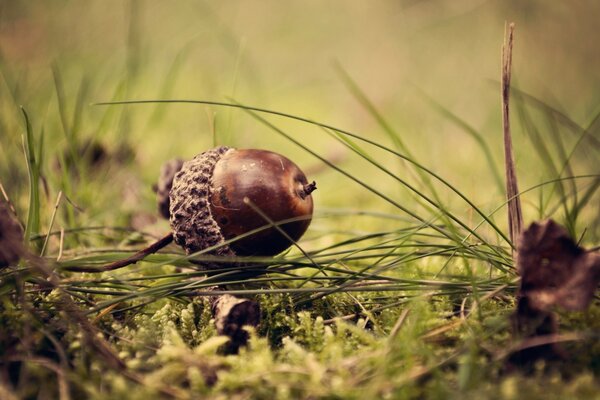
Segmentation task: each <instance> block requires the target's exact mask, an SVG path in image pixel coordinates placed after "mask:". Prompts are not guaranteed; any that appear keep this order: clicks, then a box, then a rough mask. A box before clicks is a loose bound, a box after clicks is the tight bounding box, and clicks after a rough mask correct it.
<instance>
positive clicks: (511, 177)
mask: <svg viewBox="0 0 600 400" xmlns="http://www.w3.org/2000/svg"><path fill="white" fill-rule="evenodd" d="M514 30H515V24H514V23H511V24H509V25H508V33H506V34H505V37H504V44H503V45H502V80H501V82H502V83H501V85H502V127H503V130H504V163H505V173H506V197H507V198H508V199H509V202H508V227H509V231H510V240H511V242H512V244H513V258H514V256H515V250H514V249H515V245H516V240H517V238H518V237H519V234H520V233H521V229H522V226H523V214H522V211H521V199H520V198H519V195H518V194H519V187H518V185H517V174H516V172H515V161H514V158H513V145H512V138H511V133H510V119H509V97H510V78H511V66H512V49H513V37H514Z"/></svg>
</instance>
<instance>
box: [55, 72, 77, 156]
mask: <svg viewBox="0 0 600 400" xmlns="http://www.w3.org/2000/svg"><path fill="white" fill-rule="evenodd" d="M52 77H53V78H54V90H55V92H56V101H57V105H58V115H59V116H60V123H61V126H62V130H63V134H64V135H65V139H66V142H67V146H68V149H69V156H70V157H71V161H72V163H70V165H71V166H72V167H73V168H78V165H79V156H78V152H77V144H78V143H77V142H76V140H75V138H74V137H73V134H72V132H71V129H70V126H69V123H68V121H67V101H66V97H65V89H64V85H63V80H62V76H61V74H60V70H59V68H58V65H57V64H56V63H53V64H52Z"/></svg>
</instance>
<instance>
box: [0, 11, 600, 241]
mask: <svg viewBox="0 0 600 400" xmlns="http://www.w3.org/2000/svg"><path fill="white" fill-rule="evenodd" d="M506 21H513V22H515V23H516V33H515V35H516V40H515V49H514V56H513V59H514V65H513V73H514V77H513V84H514V85H515V86H516V87H518V88H520V89H522V90H524V91H525V92H527V93H530V94H533V95H535V96H536V97H538V98H539V99H541V100H543V101H544V102H545V103H546V104H547V105H548V106H551V107H552V108H554V109H555V110H557V111H560V112H562V113H563V114H564V115H566V116H568V117H569V118H570V120H571V121H572V122H575V123H576V124H578V125H579V126H581V127H584V128H585V127H587V126H588V125H589V124H590V123H591V122H592V121H593V119H594V117H595V116H596V115H597V114H598V113H599V112H600V51H599V45H598V43H599V39H600V33H599V30H598V21H600V2H598V1H595V0H588V1H569V2H567V1H552V2H550V1H542V0H537V1H536V0H528V1H522V0H511V1H506V0H503V1H500V0H497V1H478V0H469V1H465V0H453V1H448V0H446V1H441V0H423V1H417V0H398V1H378V2H366V1H325V2H323V1H260V2H258V1H223V2H209V1H197V0H194V1H191V0H181V1H177V2H159V1H147V0H132V1H121V0H95V1H92V0H90V1H83V2H82V1H70V0H61V1H58V0H57V1H46V2H29V1H6V0H5V1H1V2H0V74H1V76H0V137H1V142H0V143H1V146H0V182H1V183H2V184H3V185H4V187H5V188H6V190H7V192H8V194H9V196H10V197H11V198H12V199H13V201H14V202H15V203H16V204H17V208H18V209H20V210H21V215H25V211H24V210H25V209H26V204H27V203H26V199H27V193H28V189H27V175H26V166H25V161H24V157H23V155H22V154H23V152H22V135H23V133H24V131H25V129H24V123H23V117H22V114H21V111H20V109H19V106H21V105H22V106H23V107H24V108H25V109H26V111H27V112H28V114H29V116H30V119H31V121H32V126H33V132H34V135H35V136H36V138H38V140H39V138H40V137H41V136H43V137H44V143H43V144H44V150H43V160H42V166H43V169H42V173H43V176H44V178H45V180H46V187H47V191H46V196H45V197H44V199H45V200H44V207H45V209H46V211H47V213H48V214H49V213H50V212H51V209H52V207H53V204H54V201H55V198H56V193H57V192H58V190H63V191H64V192H65V194H66V195H67V196H68V198H69V199H70V200H71V201H72V202H73V203H74V204H76V205H77V206H78V207H80V208H81V209H83V210H84V211H85V212H79V213H75V212H71V214H72V215H71V220H68V221H65V220H61V221H60V222H59V224H60V225H64V224H77V225H79V224H94V223H96V224H102V223H107V224H108V223H116V224H132V225H134V226H136V224H138V225H139V226H147V225H148V223H153V221H154V220H153V218H154V215H155V212H154V209H155V204H154V194H153V192H152V190H151V184H152V183H153V182H154V181H155V180H156V177H157V176H158V173H159V169H160V166H161V165H162V163H163V162H165V161H166V160H168V159H170V158H173V157H177V156H179V157H183V158H191V157H192V156H193V155H195V154H197V153H199V152H201V151H203V150H205V149H207V148H210V147H212V146H213V145H214V144H215V143H216V144H225V145H232V146H237V147H258V148H267V149H271V150H276V151H279V152H281V153H283V154H285V155H287V156H288V157H290V158H291V159H293V160H294V161H295V162H296V163H297V164H299V165H300V166H301V167H302V168H303V169H306V170H308V174H309V175H311V176H309V178H310V179H316V180H317V182H318V185H319V191H318V192H316V193H315V196H316V202H317V208H318V209H321V210H323V209H327V207H344V208H354V209H355V208H373V209H377V210H385V209H386V207H387V206H386V205H385V204H382V202H381V201H380V200H377V199H376V198H375V197H374V196H373V195H372V193H370V192H368V191H366V190H363V189H361V188H360V187H359V186H357V185H356V184H354V183H352V182H351V181H349V180H347V179H341V178H340V175H339V174H337V173H336V172H335V171H333V170H331V169H330V168H326V167H325V168H324V167H323V165H322V163H320V162H319V161H318V160H317V159H315V158H314V157H312V156H311V155H310V154H308V153H306V152H304V151H302V150H300V149H299V148H298V147H297V146H295V145H294V144H293V143H290V142H289V141H287V140H285V139H284V138H282V137H280V136H279V135H277V134H276V133H275V132H274V131H272V130H270V129H269V128H268V127H266V126H265V125H263V124H261V123H260V122H258V121H257V120H256V119H254V118H253V117H251V116H249V115H248V114H247V113H246V112H244V111H241V110H232V109H227V108H222V107H214V106H203V105H186V104H172V105H155V104H150V105H129V106H110V107H105V106H94V105H91V103H94V102H101V101H110V100H125V99H197V100H200V99H202V100H216V101H231V99H234V100H235V101H239V102H241V103H243V104H246V105H253V106H258V107H264V108H268V109H273V110H278V111H284V112H288V113H291V114H294V115H299V116H304V117H308V118H310V119H313V120H316V121H320V122H322V123H327V124H331V125H333V126H336V127H338V128H342V129H346V130H349V131H351V132H353V133H356V134H359V135H361V136H364V137H367V138H370V139H372V140H376V141H378V142H381V143H383V144H385V145H386V146H390V147H393V141H392V140H391V139H390V137H389V136H388V135H387V134H386V133H385V132H384V129H382V127H381V125H380V124H378V122H377V120H376V118H374V116H373V114H372V113H370V112H369V110H368V107H365V105H364V104H361V102H360V101H358V99H357V97H356V96H354V95H353V94H352V91H351V90H350V88H349V85H348V83H347V81H346V80H345V79H344V73H343V72H340V70H343V71H345V73H347V74H348V76H350V77H351V79H352V81H353V82H354V83H355V84H356V85H357V86H358V87H359V88H360V90H361V91H362V92H363V93H364V95H366V96H367V97H368V98H369V99H370V101H371V102H372V104H373V106H374V108H375V109H376V110H377V113H379V114H380V115H381V116H383V118H385V120H386V121H387V123H388V124H389V126H390V127H391V128H392V129H394V130H395V131H396V132H397V133H398V135H399V137H400V139H401V140H402V141H403V142H404V143H405V144H406V147H407V148H408V149H410V152H411V153H412V155H413V156H414V157H415V159H417V160H419V161H420V162H422V163H423V164H425V165H427V166H428V167H429V168H431V169H432V170H434V171H435V172H437V173H439V174H440V175H442V176H444V177H446V178H448V179H449V180H450V181H451V182H452V183H453V184H454V185H456V186H457V187H458V188H459V189H460V190H462V191H464V192H465V193H466V194H467V195H468V196H469V197H470V198H472V199H473V200H474V201H475V202H476V203H477V204H478V205H481V206H482V207H483V208H484V209H485V210H487V211H491V210H493V209H494V208H495V207H496V206H498V205H500V204H501V203H502V201H503V193H502V191H501V189H500V187H499V185H498V182H497V179H495V178H494V174H493V173H492V172H491V170H490V168H489V160H487V157H486V155H485V154H484V153H483V152H482V149H481V147H480V146H479V145H478V144H477V141H476V140H475V139H474V138H473V136H472V135H469V134H468V133H467V132H466V130H465V129H464V127H461V126H460V125H459V124H457V123H456V122H454V121H452V120H451V119H449V118H448V117H447V115H444V112H446V113H448V112H451V113H453V114H454V115H455V116H457V117H459V118H460V119H462V121H463V122H464V123H467V124H469V125H470V126H471V127H472V128H473V129H474V131H475V132H477V134H478V135H480V136H481V137H482V138H483V139H484V140H485V142H486V143H487V145H488V146H489V149H490V150H491V153H492V158H493V159H492V160H491V161H492V164H493V165H495V167H496V170H497V172H499V173H500V174H501V171H502V170H503V167H502V165H503V164H502V162H503V161H502V157H503V148H502V134H501V132H502V128H501V119H500V90H499V82H498V81H499V77H500V49H501V44H502V40H503V35H504V29H505V22H506ZM428 97H429V98H431V99H433V101H434V102H435V103H437V104H438V105H441V106H442V107H443V109H444V110H445V111H444V112H440V108H439V107H437V106H436V105H434V104H432V102H431V101H430V100H427V98H428ZM517 101H518V100H515V102H517ZM523 102H525V100H522V101H521V103H523ZM549 115H550V114H548V112H547V110H546V111H543V112H542V113H541V114H540V115H538V116H537V117H536V116H535V115H533V116H532V121H533V122H532V123H533V124H534V125H535V126H539V131H540V135H541V137H542V138H545V137H547V138H548V140H550V138H552V137H553V136H551V135H550V134H548V131H549V130H553V132H555V133H556V134H557V135H558V136H554V139H552V140H556V139H555V138H556V137H560V138H562V139H561V140H564V142H563V153H565V154H567V155H568V154H569V151H570V150H571V149H572V148H574V144H575V143H577V141H578V140H579V138H580V132H579V133H578V132H577V129H574V128H573V127H572V126H571V128H568V126H567V125H568V124H566V125H565V124H564V123H561V122H560V121H559V120H557V121H558V122H556V123H555V126H554V128H552V121H551V119H552V118H550V117H548V116H549ZM553 115H554V114H553ZM513 117H514V118H513V120H514V126H513V128H514V131H513V134H514V137H515V138H514V142H515V158H516V162H517V169H518V171H517V172H518V174H519V178H520V179H521V188H522V189H524V188H526V187H528V186H532V185H535V184H537V183H539V182H542V181H544V180H547V179H551V178H555V177H556V174H553V172H552V171H549V170H548V168H547V167H546V166H545V164H544V163H543V162H542V161H540V158H539V157H538V156H537V154H538V150H539V149H536V144H535V142H534V141H532V140H530V139H528V138H527V135H526V132H524V131H525V130H524V129H523V126H524V125H523V124H520V123H519V119H518V118H517V116H516V115H515V114H513ZM536 118H537V119H536ZM269 120H270V121H272V122H273V123H274V124H275V125H277V126H278V127H279V128H281V129H283V130H284V131H285V132H287V133H289V134H291V135H292V136H294V137H295V138H297V139H299V140H300V141H301V142H302V143H304V144H306V145H307V146H309V147H310V148H311V149H313V150H314V151H316V152H317V153H319V154H321V155H323V156H324V157H326V158H328V159H331V160H332V161H334V162H335V163H336V164H339V165H341V166H342V167H344V168H346V169H348V170H349V171H351V173H353V174H356V176H357V177H359V178H360V179H363V180H365V181H366V182H369V183H370V184H372V185H373V186H374V187H376V188H378V189H380V190H382V191H384V192H386V193H390V194H391V195H393V196H396V197H398V198H400V199H401V201H406V202H409V204H411V203H410V202H411V201H412V197H411V196H410V195H409V194H407V193H406V192H405V191H404V190H403V189H401V188H400V187H399V185H398V184H397V182H394V181H393V180H390V179H387V178H386V177H385V176H383V175H382V174H381V173H380V172H378V171H376V170H374V169H372V168H371V167H369V166H367V165H366V164H365V163H364V161H361V160H359V159H358V158H357V157H356V156H353V155H351V154H350V153H349V152H348V151H347V149H345V148H344V146H342V145H341V144H340V143H338V142H337V141H336V140H334V139H333V138H332V137H331V136H329V135H328V134H327V133H326V132H325V131H324V130H322V129H320V128H315V127H312V126H309V125H306V124H302V123H298V122H294V121H290V120H287V119H283V118H273V117H269ZM536 121H537V122H536ZM592 127H595V130H594V131H590V132H591V134H590V136H592V137H595V138H596V140H597V138H598V137H599V136H598V125H592ZM530 128H531V127H530ZM544 135H547V136H544ZM544 140H545V139H544ZM90 143H96V144H97V145H98V146H99V147H98V149H99V150H97V151H98V152H99V153H101V154H100V156H98V157H100V158H101V156H102V154H104V153H106V155H108V156H107V157H105V158H104V159H103V162H101V163H97V162H90V163H89V164H90V165H89V166H87V167H86V166H81V165H79V166H78V169H79V170H78V172H77V174H76V176H75V177H74V176H72V175H71V174H72V172H71V171H70V166H69V159H70V157H71V156H72V154H73V153H77V154H79V153H81V151H84V152H85V151H87V153H88V155H89V153H90V152H91V153H92V155H93V154H95V153H94V151H93V146H92V147H90ZM592 143H593V142H592ZM589 147H591V148H592V149H594V147H593V146H587V145H586V143H583V145H582V146H579V147H578V148H577V150H576V154H575V155H574V157H573V158H572V159H573V160H575V161H573V165H572V167H573V170H572V171H570V172H572V174H575V175H576V174H584V173H585V174H590V173H597V172H598V171H597V168H598V167H597V162H596V161H595V160H597V158H594V157H595V156H597V154H598V153H597V152H596V153H591V154H590V153H587V152H588V151H590V150H589ZM560 148H561V146H556V147H552V146H550V150H549V151H550V152H551V153H552V154H551V155H550V157H551V159H552V160H554V161H555V162H556V163H557V165H559V167H557V170H558V171H560V170H561V169H560V165H561V157H563V158H564V157H565V154H562V155H561V154H560V153H561V150H560ZM82 149H83V150H82ZM90 149H92V150H90ZM366 149H368V151H369V154H371V155H372V156H374V157H377V158H378V160H383V161H385V162H386V163H388V165H389V168H391V169H392V170H394V171H396V172H397V173H398V175H399V176H402V177H403V178H406V179H408V180H410V181H412V182H415V184H416V185H417V187H421V188H422V187H423V185H422V182H421V180H420V178H419V177H418V175H417V174H415V173H414V171H413V170H412V169H410V168H409V167H407V166H406V164H404V163H400V162H398V160H397V159H394V158H392V157H389V155H385V154H383V153H380V152H377V151H375V150H373V149H370V148H366ZM596 149H597V148H596ZM580 151H581V152H582V154H581V155H580V154H579V152H580ZM92 158H93V156H92ZM71 169H72V168H71ZM65 170H67V171H69V172H65ZM563 176H564V175H563ZM442 196H445V197H443V199H444V201H446V202H447V204H448V207H454V208H455V210H456V211H457V212H458V213H459V214H460V213H461V212H462V213H463V214H464V216H465V218H467V219H469V218H470V211H469V210H468V207H466V206H465V205H464V203H462V202H458V201H457V198H456V196H455V195H453V194H451V193H449V192H448V193H446V192H445V191H444V190H442ZM540 197H543V196H542V195H541V194H538V193H531V194H530V195H528V196H525V197H524V202H525V203H526V207H527V210H528V211H527V214H526V216H527V218H526V219H527V220H530V219H532V218H538V217H543V216H546V215H548V214H549V213H550V212H547V211H548V210H545V209H543V207H540V204H542V203H543V201H540V200H539V198H540ZM596 204H597V203H596ZM549 209H550V208H549ZM559 211H560V210H559ZM559 211H556V212H559ZM74 215H75V216H74ZM590 216H591V218H592V219H594V218H596V219H597V218H598V211H594V212H593V213H592V214H590ZM64 218H67V217H64ZM144 218H145V219H144ZM140 220H141V221H142V222H139V221H140ZM43 221H47V219H45V220H43ZM136 221H137V222H136ZM144 221H145V222H144ZM160 224H161V222H159V226H160V227H161V229H163V228H164V226H165V225H160ZM318 224H319V223H318V222H317V228H318ZM501 224H504V218H502V220H501ZM584 228H585V227H582V228H581V229H584ZM163 230H164V229H163ZM592 239H593V237H592Z"/></svg>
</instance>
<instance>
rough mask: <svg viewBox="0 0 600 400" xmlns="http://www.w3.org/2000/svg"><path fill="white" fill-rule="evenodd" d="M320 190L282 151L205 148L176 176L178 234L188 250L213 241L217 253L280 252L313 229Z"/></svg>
mask: <svg viewBox="0 0 600 400" xmlns="http://www.w3.org/2000/svg"><path fill="white" fill-rule="evenodd" d="M169 183H170V182H169ZM315 189H316V184H315V182H312V183H309V182H308V180H307V179H306V176H305V175H304V173H303V172H302V171H301V170H300V168H298V166H297V165H296V164H294V163H293V162H292V161H290V160H289V159H287V158H286V157H284V156H282V155H280V154H277V153H274V152H271V151H267V150H257V149H234V148H230V147H224V146H222V147H217V148H214V149H211V150H208V151H205V152H203V153H201V154H199V155H197V156H196V157H194V158H193V159H192V160H190V161H187V162H184V163H183V165H182V166H181V169H180V170H179V171H178V172H177V173H176V174H175V176H174V178H173V181H172V187H171V190H170V192H169V201H168V203H169V204H168V206H169V220H170V224H171V228H172V231H173V239H174V240H175V242H176V243H177V244H178V245H180V246H181V247H183V248H184V249H185V251H186V253H188V254H190V253H195V252H197V251H201V250H204V249H206V248H208V247H212V246H218V247H216V249H215V250H213V251H211V252H210V253H211V254H215V255H225V256H232V255H239V256H272V255H276V254H279V253H281V252H282V251H284V250H285V249H287V248H289V247H290V246H291V245H292V244H293V242H295V241H297V240H298V239H300V237H301V236H302V235H303V234H304V232H305V231H306V229H307V228H308V226H309V224H310V222H311V218H312V212H313V199H312V196H311V193H312V192H313V191H314V190H315ZM286 221H287V222H286ZM274 225H275V226H274ZM259 228H263V229H261V230H260V231H257V232H254V233H251V234H249V235H247V236H244V237H242V238H240V239H235V238H237V237H238V236H240V235H245V234H248V233H249V232H251V231H254V230H256V229H259ZM230 239H235V240H233V241H231V242H229V243H228V244H225V243H224V242H225V241H226V240H230Z"/></svg>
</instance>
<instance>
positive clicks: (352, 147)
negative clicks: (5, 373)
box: [323, 128, 486, 243]
mask: <svg viewBox="0 0 600 400" xmlns="http://www.w3.org/2000/svg"><path fill="white" fill-rule="evenodd" d="M323 129H324V128H323ZM325 131H326V132H328V133H330V131H329V130H325ZM334 134H335V135H336V137H337V138H339V139H341V142H342V143H343V144H344V145H346V146H347V147H348V148H349V149H350V150H352V151H353V152H355V153H356V154H358V155H359V156H361V157H362V158H364V159H365V160H366V161H368V162H369V163H371V164H372V165H373V166H375V167H376V168H378V169H379V170H381V171H382V172H384V173H385V174H386V175H388V176H390V177H392V178H393V179H395V180H396V181H398V182H399V183H400V184H402V185H403V186H405V187H406V188H408V189H409V190H410V191H412V192H413V193H414V194H416V195H417V201H418V203H419V204H420V205H422V206H423V207H424V208H425V209H427V210H429V211H432V209H431V206H433V207H434V208H436V209H437V210H439V211H440V212H441V215H442V216H444V217H448V218H449V219H448V218H444V220H445V224H444V226H445V227H447V228H448V229H449V231H450V232H451V233H453V234H454V235H455V236H454V237H453V238H451V239H452V240H453V241H455V242H457V243H463V242H464V239H461V237H460V233H459V231H458V230H457V229H456V228H455V227H454V225H453V224H452V223H451V221H450V220H452V221H454V222H455V223H457V224H458V225H459V226H461V227H462V228H463V229H465V230H466V231H467V232H469V233H470V234H469V236H474V237H476V238H477V239H478V240H480V241H482V242H483V243H486V241H485V240H484V239H483V237H481V236H480V235H479V234H478V233H476V232H475V231H472V230H471V229H470V228H469V227H468V225H466V224H465V223H464V222H463V221H462V220H461V219H460V218H458V217H456V216H455V215H454V214H452V213H451V212H450V211H448V210H447V209H446V208H444V207H443V206H442V205H441V204H440V203H439V202H436V201H435V200H433V199H431V198H429V197H428V196H427V195H426V194H425V193H423V192H421V191H419V190H418V189H417V188H415V187H414V186H412V185H411V184H409V183H408V182H407V181H405V180H403V179H402V178H400V177H398V176H397V175H395V174H394V173H393V172H391V171H390V170H389V169H387V168H385V167H384V166H383V165H382V164H381V163H378V162H377V161H375V160H374V159H373V158H372V157H370V156H365V155H364V151H362V150H358V149H357V148H358V146H356V145H355V144H353V143H352V142H351V141H350V142H348V140H350V139H349V138H343V137H342V135H341V134H339V133H334ZM421 200H424V201H425V202H426V203H424V202H423V201H421Z"/></svg>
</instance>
